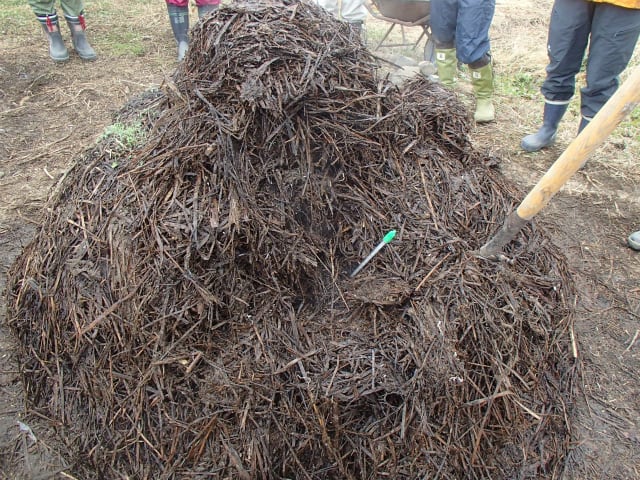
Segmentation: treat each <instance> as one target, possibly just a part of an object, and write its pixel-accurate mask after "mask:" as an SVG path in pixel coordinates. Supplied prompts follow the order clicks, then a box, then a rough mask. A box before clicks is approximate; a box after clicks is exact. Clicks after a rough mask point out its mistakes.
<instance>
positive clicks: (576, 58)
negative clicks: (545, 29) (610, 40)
mask: <svg viewBox="0 0 640 480" xmlns="http://www.w3.org/2000/svg"><path fill="white" fill-rule="evenodd" d="M594 6H595V4H593V3H591V2H587V1H586V0H556V1H555V3H554V4H553V10H552V12H551V21H550V23H549V39H548V44H547V51H548V53H549V64H548V65H547V77H546V79H545V81H544V83H543V84H542V88H541V89H540V90H541V92H542V95H543V96H544V98H545V99H546V100H547V101H551V102H559V103H568V102H569V100H570V99H571V97H573V94H574V93H575V89H576V75H577V74H578V72H580V67H581V65H582V59H583V58H584V53H585V50H586V48H587V43H588V42H589V34H590V32H591V20H592V17H593V12H594Z"/></svg>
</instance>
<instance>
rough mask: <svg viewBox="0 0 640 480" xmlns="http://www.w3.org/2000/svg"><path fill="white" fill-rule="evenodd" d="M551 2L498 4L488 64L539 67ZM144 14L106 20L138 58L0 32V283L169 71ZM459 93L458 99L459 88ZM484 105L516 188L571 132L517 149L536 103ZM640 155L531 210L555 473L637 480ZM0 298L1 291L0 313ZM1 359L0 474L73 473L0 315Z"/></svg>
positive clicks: (99, 36)
mask: <svg viewBox="0 0 640 480" xmlns="http://www.w3.org/2000/svg"><path fill="white" fill-rule="evenodd" d="M550 3H551V2H550V1H542V2H533V1H529V0H525V1H515V0H503V1H502V2H499V3H498V7H497V11H496V18H495V22H494V27H493V33H492V37H493V40H494V59H495V62H496V63H495V65H496V71H497V72H498V73H500V71H505V72H512V71H514V68H513V65H516V64H519V65H522V67H523V68H525V69H529V70H530V71H532V72H533V73H536V72H537V73H540V72H543V71H544V66H545V61H546V59H545V41H546V40H545V39H546V25H547V19H548V16H549V12H550ZM150 11H152V12H153V13H154V14H155V15H154V16H153V17H150V18H148V19H146V20H145V22H144V23H140V20H139V19H131V18H126V17H124V16H123V17H121V18H120V19H119V21H122V22H131V28H132V29H138V30H139V31H141V32H142V38H143V44H144V54H142V55H141V56H132V55H126V54H125V55H122V54H120V55H117V54H108V53H105V52H106V51H110V49H109V48H108V41H109V40H108V35H107V33H108V32H107V27H104V26H101V25H95V26H93V25H92V26H90V32H89V33H90V35H91V39H92V40H93V43H94V46H95V48H96V50H97V52H98V55H99V57H98V60H97V61H95V62H92V63H83V62H82V61H81V60H80V59H79V58H78V57H77V56H74V55H73V53H72V58H71V60H70V61H69V62H68V63H66V64H64V65H55V64H53V63H52V62H51V61H50V60H49V58H48V55H47V51H46V47H45V40H44V39H43V37H42V34H41V33H40V30H39V27H38V25H37V24H36V22H35V20H34V22H33V25H29V26H26V27H25V28H24V29H22V30H21V31H20V34H19V35H17V36H7V35H3V36H0V58H2V62H1V63H0V187H1V188H0V270H1V271H0V289H2V290H4V286H5V282H6V270H7V268H8V267H9V265H11V264H12V262H13V261H14V259H15V258H16V256H17V255H18V254H19V253H20V251H21V249H22V248H23V247H24V246H25V245H26V244H27V243H28V242H29V240H30V239H31V238H32V236H33V232H34V231H35V229H36V228H37V226H38V224H39V222H40V219H41V218H42V211H41V209H42V206H43V205H44V202H45V200H46V198H47V195H48V192H49V191H50V189H51V187H52V186H53V185H55V183H56V180H57V179H58V178H59V177H60V176H61V175H62V174H63V173H64V171H65V170H66V169H67V168H68V167H69V165H70V164H71V163H72V162H73V161H75V159H77V158H78V156H79V155H80V154H81V152H83V151H84V150H85V149H86V148H87V147H89V146H90V145H91V144H92V143H93V142H95V140H96V139H97V138H99V136H100V134H101V133H102V132H103V130H104V128H105V127H106V126H108V125H109V124H111V123H112V121H113V115H114V113H115V112H116V111H117V110H119V108H120V107H121V106H122V105H123V104H124V103H125V102H126V101H127V100H128V99H129V98H131V97H132V96H133V95H135V94H137V93H140V92H143V91H145V90H148V89H150V88H154V87H157V86H158V85H160V84H161V83H162V81H163V78H164V77H165V75H170V74H171V73H172V71H173V69H174V67H175V60H174V56H175V44H174V42H173V38H172V36H171V33H170V29H169V25H168V20H167V18H166V12H165V10H164V4H163V2H157V5H155V6H153V7H150ZM372 24H373V22H372ZM69 43H70V42H69ZM460 95H462V96H465V95H466V96H468V94H467V93H465V91H464V87H462V88H461V90H460ZM496 106H497V122H496V123H494V124H490V125H482V126H477V127H476V129H475V130H474V131H473V141H474V144H475V145H476V147H477V148H478V149H483V150H486V151H488V152H489V153H491V154H492V155H494V156H496V157H497V158H499V159H501V165H502V169H503V171H504V173H505V175H506V176H507V177H508V178H510V179H511V180H512V181H513V182H514V183H515V184H517V185H518V186H520V187H521V188H522V189H523V190H525V191H526V190H528V189H529V188H530V187H532V186H533V185H534V184H535V182H536V181H537V180H538V179H539V178H540V176H541V175H542V174H543V173H544V172H545V171H546V169H547V168H548V167H549V166H550V165H551V164H552V163H553V161H555V159H556V158H557V157H558V156H559V155H560V154H561V152H562V151H563V150H564V148H566V146H567V145H568V143H569V142H570V141H571V139H572V138H573V136H574V135H575V129H576V128H577V115H576V113H575V111H576V110H575V108H574V109H573V110H572V112H573V113H572V112H570V113H569V114H568V115H567V118H566V119H565V121H564V122H563V124H562V127H561V131H560V136H559V140H558V143H557V145H556V146H554V147H553V148H551V149H549V150H547V151H545V152H542V153H539V154H533V155H527V154H523V153H522V152H521V151H520V150H519V141H520V138H521V137H522V136H523V135H524V134H526V133H528V132H530V131H531V130H532V129H533V128H534V126H535V125H536V123H537V122H539V120H540V117H539V116H540V110H541V102H540V98H539V97H536V98H531V99H526V98H524V99H523V98H513V97H512V96H510V95H506V94H499V95H498V97H497V99H496ZM639 154H640V132H638V129H637V127H635V128H634V127H633V126H631V127H628V126H627V127H625V129H624V131H622V132H618V133H617V134H616V135H614V136H612V137H611V138H610V139H608V140H607V141H606V142H605V144H604V145H603V146H602V147H601V148H600V149H599V150H598V151H597V153H596V154H595V155H594V156H593V157H592V158H591V159H590V160H589V162H588V163H587V164H586V166H585V167H584V169H583V170H581V171H580V172H578V173H577V174H576V175H574V177H572V178H571V179H570V181H569V182H568V183H567V185H565V187H564V188H563V189H562V191H561V192H560V193H559V194H558V195H556V197H554V199H553V200H552V202H551V203H550V205H549V206H548V207H547V208H546V209H545V210H544V211H543V212H542V213H541V214H540V215H539V216H538V218H537V221H539V222H543V223H544V224H545V226H546V227H547V229H548V231H549V232H550V233H551V234H552V240H553V241H554V243H556V244H557V245H558V246H559V247H561V249H562V250H563V251H564V253H565V255H566V256H567V258H568V260H569V264H570V265H571V267H572V269H573V271H574V278H575V280H576V284H577V286H578V288H579V292H580V294H579V300H578V303H577V305H576V309H577V312H578V315H577V320H576V326H575V334H576V347H577V354H578V355H579V358H580V361H581V379H582V389H581V395H580V398H579V402H578V405H577V408H576V417H575V419H573V425H574V428H575V431H574V438H575V441H574V444H573V450H572V453H571V455H570V458H569V460H568V463H567V468H566V472H565V478H567V479H585V480H586V479H620V480H622V479H640V386H639V380H640V338H639V332H640V281H639V279H640V253H638V252H634V251H632V250H631V249H629V248H628V247H627V245H626V237H627V236H628V235H629V233H630V232H631V231H633V230H637V229H640V164H639V163H638V158H639ZM507 213H509V212H505V215H506V214H507ZM5 306H6V305H5V298H4V296H2V297H0V320H4V319H3V316H4V311H5ZM0 359H1V361H2V363H1V365H0V452H2V453H0V478H73V477H71V476H70V475H69V474H68V473H67V472H65V471H64V468H65V462H64V455H65V445H64V441H61V439H59V438H57V437H56V436H55V425H50V424H48V423H47V422H45V421H37V420H35V419H33V418H31V417H30V418H29V421H27V420H26V418H27V417H25V416H24V401H23V396H22V395H23V392H22V385H21V381H20V374H19V370H18V364H17V360H16V344H15V340H14V339H13V338H12V336H11V334H10V332H9V331H8V329H7V328H6V327H5V325H4V321H1V322H0ZM21 422H23V423H21Z"/></svg>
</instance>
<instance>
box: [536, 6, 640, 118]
mask: <svg viewBox="0 0 640 480" xmlns="http://www.w3.org/2000/svg"><path fill="white" fill-rule="evenodd" d="M639 34H640V10H636V9H630V8H623V7H617V6H615V5H611V4H609V3H592V2H588V1H586V0H556V1H555V3H554V5H553V10H552V12H551V22H550V24H549V40H548V52H549V65H547V78H546V79H545V81H544V83H543V84H542V88H541V89H540V90H541V92H542V95H544V98H545V99H546V100H548V101H552V102H553V101H555V102H568V101H569V100H570V99H571V97H572V96H573V94H574V93H575V89H576V75H577V74H578V73H579V72H580V68H581V66H582V60H583V58H584V56H585V52H586V49H587V44H589V41H591V43H590V44H589V45H590V46H589V54H588V58H587V85H586V86H585V87H584V88H582V89H581V95H580V101H581V107H580V110H581V113H582V116H583V117H584V118H586V119H591V118H593V116H594V115H595V114H596V113H598V111H599V110H600V108H602V106H603V105H604V104H605V103H606V102H607V100H609V98H611V96H612V95H613V94H614V92H615V91H616V90H617V89H618V85H619V83H620V80H619V78H618V76H619V75H620V73H622V71H623V70H624V69H625V68H626V67H627V64H628V63H629V60H630V59H631V56H632V55H633V50H634V48H635V45H636V42H637V41H638V35H639Z"/></svg>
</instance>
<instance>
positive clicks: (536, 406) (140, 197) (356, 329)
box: [8, 2, 575, 479]
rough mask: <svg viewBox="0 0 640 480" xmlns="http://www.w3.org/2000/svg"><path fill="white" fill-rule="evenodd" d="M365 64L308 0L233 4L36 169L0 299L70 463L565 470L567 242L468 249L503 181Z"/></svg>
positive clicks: (452, 108) (251, 471) (454, 102)
mask: <svg viewBox="0 0 640 480" xmlns="http://www.w3.org/2000/svg"><path fill="white" fill-rule="evenodd" d="M377 68H378V62H377V60H376V59H375V58H374V57H373V56H371V55H370V54H369V53H368V52H367V50H366V48H365V47H364V46H363V45H362V44H361V42H360V41H359V40H358V39H355V38H353V36H352V34H351V32H350V30H349V28H348V26H347V25H346V24H343V23H341V22H338V21H337V20H334V19H333V18H332V17H331V16H330V15H329V14H327V13H325V12H323V11H322V10H321V9H319V8H318V7H316V6H315V5H313V4H311V3H306V2H299V3H297V2H296V3H289V2H285V3H267V2H260V4H244V3H234V4H233V5H232V6H230V7H226V8H222V9H220V10H219V11H217V12H216V13H215V14H214V15H212V16H209V17H208V18H206V19H205V20H203V21H202V22H200V23H199V24H198V26H197V27H196V28H195V30H194V31H193V32H192V42H191V47H190V51H189V54H188V56H187V58H186V59H185V61H184V62H183V63H182V64H181V65H180V67H179V68H178V70H177V71H176V73H175V74H174V76H173V77H172V78H171V79H170V80H167V82H166V84H165V85H164V87H163V88H162V91H161V92H160V93H159V94H157V95H155V96H154V95H148V96H147V97H145V98H143V99H142V100H141V101H139V102H138V103H136V104H134V106H133V107H131V105H129V107H128V108H129V110H127V107H125V109H123V112H125V111H126V115H123V117H122V118H124V119H126V121H129V120H130V121H131V122H132V124H134V123H135V125H136V126H137V127H136V128H139V129H141V130H144V131H145V132H146V137H145V140H144V141H142V142H141V143H139V144H138V146H137V147H135V148H128V149H127V148H123V146H122V145H121V143H122V142H120V146H118V142H117V141H116V140H114V139H113V138H112V137H107V138H105V139H104V140H102V141H101V142H99V143H98V144H97V146H96V147H95V148H93V149H91V150H89V151H87V153H86V154H85V155H84V156H83V158H81V159H79V160H78V161H77V162H76V163H75V165H74V167H73V168H72V169H71V170H70V171H69V172H68V174H67V175H66V176H65V178H64V179H62V180H61V182H60V183H59V185H58V186H57V188H56V190H55V192H54V193H53V194H52V196H51V198H50V200H49V204H48V205H47V207H48V209H47V211H48V214H47V217H46V219H45V221H44V223H43V226H42V228H41V229H40V231H39V233H38V234H37V236H36V238H35V239H34V240H33V242H31V243H30V244H29V245H28V246H27V248H26V249H25V250H24V252H23V254H22V255H21V256H20V257H19V258H18V260H17V261H16V263H15V264H14V265H13V266H12V268H11V270H10V273H9V283H8V295H9V302H8V304H9V308H8V319H9V323H10V325H11V326H12V328H13V329H14V331H15V332H16V334H17V335H18V337H19V339H20V342H21V346H22V366H23V369H24V382H25V388H26V395H27V399H28V402H29V406H30V409H31V410H32V411H34V412H37V413H38V414H39V416H40V417H42V416H44V417H46V418H49V419H51V421H52V422H53V424H54V425H56V426H57V428H58V429H59V433H60V435H61V436H62V437H63V438H65V440H66V442H67V445H68V447H69V450H70V451H71V452H72V453H73V455H72V456H71V457H70V459H69V460H70V462H72V465H71V466H70V468H72V470H71V471H75V472H78V473H77V474H78V475H82V477H83V478H96V477H100V478H125V477H127V476H128V477H127V478H145V479H156V478H220V479H222V478H240V479H250V478H262V479H276V478H289V479H293V478H295V479H379V478H393V479H402V478H405V479H416V478H443V479H461V478H474V479H475V478H492V479H499V478H536V479H537V478H555V477H557V476H558V475H559V474H560V472H562V469H563V465H564V458H565V455H566V452H567V449H568V445H569V441H570V424H569V423H568V422H569V420H568V419H569V418H570V417H569V415H570V410H571V403H572V399H573V390H574V378H575V372H574V364H573V362H574V360H573V357H572V355H571V351H572V349H571V340H570V338H571V337H570V334H571V328H572V321H573V310H572V302H573V296H574V290H573V284H572V280H571V277H570V274H569V273H568V270H567V267H566V265H565V260H564V258H563V257H562V256H561V255H559V254H558V252H557V251H556V249H555V248H554V246H553V245H552V244H551V243H549V241H548V236H547V235H546V233H545V232H544V230H542V229H541V228H540V227H539V226H537V225H535V224H534V225H531V226H528V227H527V228H525V229H524V230H523V231H522V232H521V233H520V234H519V237H518V238H517V239H515V241H514V242H512V243H511V244H510V245H509V246H508V248H507V249H506V250H505V255H506V257H505V258H506V259H507V260H509V259H510V260H509V261H502V262H493V261H488V260H486V259H482V258H479V257H477V256H476V255H475V254H474V251H476V250H477V249H478V248H479V247H480V246H481V245H482V244H483V243H484V242H485V241H486V240H488V239H489V238H490V237H491V235H492V234H493V232H494V231H495V230H496V229H497V228H498V227H499V226H500V225H501V223H502V221H503V219H504V218H505V216H506V215H507V213H509V212H510V211H511V210H512V209H513V207H514V205H515V201H514V199H515V198H516V194H518V192H517V191H516V190H515V189H514V188H513V187H511V186H510V185H509V184H508V183H507V182H506V181H505V180H504V179H503V177H502V176H501V175H500V174H499V172H498V171H497V170H496V169H495V160H493V159H491V158H489V157H487V156H485V155H483V154H480V153H478V152H477V151H476V150H475V149H474V148H473V147H472V145H471V143H470V141H469V138H468V131H469V122H468V115H467V111H466V109H465V108H464V106H463V105H462V104H461V103H460V102H459V100H458V99H456V97H455V96H454V95H452V94H451V93H450V92H449V91H447V90H445V89H444V88H442V87H441V86H439V85H437V84H432V83H429V82H428V81H427V80H425V79H417V80H413V81H411V82H409V83H407V84H405V85H404V86H403V87H402V88H401V89H400V88H398V87H396V86H394V85H392V84H391V83H390V82H388V81H387V80H386V79H385V78H384V77H383V76H382V75H379V74H377V73H376V72H377ZM132 108H133V111H132ZM134 119H135V122H134ZM122 121H125V120H122ZM391 229H395V230H397V236H396V238H395V239H394V240H393V241H392V242H391V243H389V244H388V245H387V246H385V247H384V248H383V249H382V250H381V251H380V252H379V253H378V254H377V255H376V256H375V257H374V258H373V260H371V262H370V263H369V264H367V266H365V267H364V268H363V269H362V271H361V272H360V273H358V274H357V275H355V276H354V277H353V278H351V277H350V273H351V272H352V271H353V270H354V268H355V267H356V266H357V265H358V264H359V263H360V262H361V261H362V260H363V259H364V258H365V257H366V256H367V255H368V254H369V253H370V252H371V250H372V249H373V248H374V247H375V246H376V245H377V244H378V243H379V242H380V240H381V238H382V237H383V235H384V234H385V233H386V232H388V231H389V230H391Z"/></svg>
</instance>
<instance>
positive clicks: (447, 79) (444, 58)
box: [436, 48, 458, 87]
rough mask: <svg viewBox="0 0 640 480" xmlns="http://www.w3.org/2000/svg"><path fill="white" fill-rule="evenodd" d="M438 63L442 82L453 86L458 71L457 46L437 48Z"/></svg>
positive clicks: (439, 76)
mask: <svg viewBox="0 0 640 480" xmlns="http://www.w3.org/2000/svg"><path fill="white" fill-rule="evenodd" d="M436 65H437V66H438V78H439V79H440V83H442V84H443V85H445V86H447V87H453V84H454V82H455V78H456V73H457V71H458V59H457V58H456V49H455V48H436Z"/></svg>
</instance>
